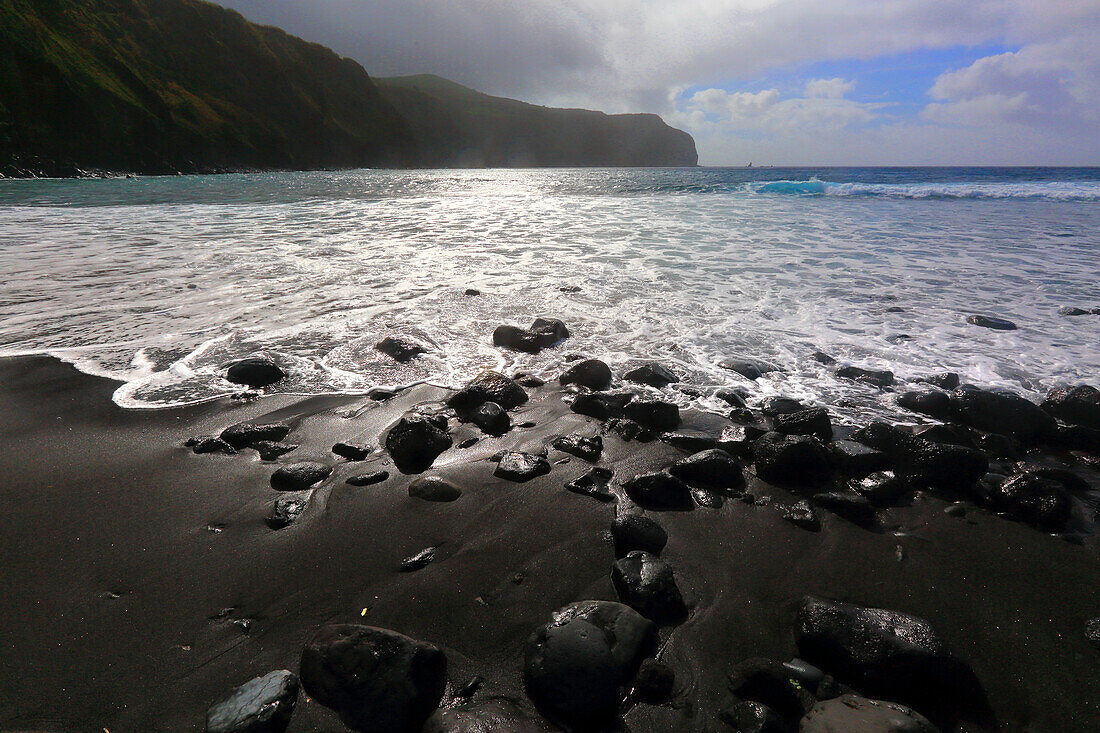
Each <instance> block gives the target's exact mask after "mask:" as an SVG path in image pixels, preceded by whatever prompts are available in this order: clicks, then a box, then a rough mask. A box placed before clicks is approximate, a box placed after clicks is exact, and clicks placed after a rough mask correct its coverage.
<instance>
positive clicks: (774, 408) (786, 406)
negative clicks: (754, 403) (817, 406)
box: [760, 397, 806, 417]
mask: <svg viewBox="0 0 1100 733" xmlns="http://www.w3.org/2000/svg"><path fill="white" fill-rule="evenodd" d="M805 409H806V406H805V405H803V404H802V403H801V402H799V401H798V400H795V399H791V398H790V397H768V398H767V399H765V400H764V401H763V402H761V403H760V412H762V413H763V414H765V415H768V416H769V417H775V416H776V415H788V414H790V413H792V412H801V411H802V410H805Z"/></svg>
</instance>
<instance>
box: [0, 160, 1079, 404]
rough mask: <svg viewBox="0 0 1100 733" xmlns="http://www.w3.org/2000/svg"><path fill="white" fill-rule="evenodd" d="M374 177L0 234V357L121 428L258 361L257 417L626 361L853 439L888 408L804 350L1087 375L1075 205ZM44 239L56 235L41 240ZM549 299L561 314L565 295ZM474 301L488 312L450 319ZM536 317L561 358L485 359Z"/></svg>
mask: <svg viewBox="0 0 1100 733" xmlns="http://www.w3.org/2000/svg"><path fill="white" fill-rule="evenodd" d="M705 174H706V173H705V172H701V173H693V172H687V173H683V174H677V175H685V176H692V175H699V176H702V175H705ZM281 175H285V176H290V177H291V178H293V176H292V174H281ZM375 175H376V174H373V173H361V174H352V173H345V174H341V175H340V176H338V177H336V178H335V179H332V180H330V178H328V177H325V176H321V175H320V174H317V176H315V177H314V178H310V179H308V180H310V181H312V180H324V181H327V182H328V183H327V184H326V185H329V186H337V184H338V183H339V182H340V181H346V184H345V183H339V185H347V186H348V187H349V192H348V193H341V194H340V195H339V196H335V197H334V198H331V199H330V198H325V197H324V196H321V195H317V194H316V192H313V191H311V190H309V189H308V186H306V185H305V183H303V181H305V179H297V178H295V179H294V180H295V181H298V182H299V183H301V184H302V186H303V187H304V190H303V191H302V194H301V195H302V200H301V201H296V202H291V203H286V204H283V203H263V204H261V205H252V204H248V203H247V202H246V203H241V202H236V203H234V204H232V205H221V204H218V203H204V204H202V205H193V206H185V207H180V206H174V205H170V204H166V205H164V206H159V205H152V204H149V205H144V206H141V207H134V208H133V209H132V210H131V209H129V208H126V207H124V206H117V207H103V208H88V209H82V210H79V211H73V210H70V211H65V210H62V209H58V208H42V209H38V208H35V207H31V206H28V207H25V208H24V209H22V210H20V211H19V212H17V214H18V215H17V216H15V217H10V218H8V219H5V220H0V233H3V234H5V235H10V236H11V237H12V238H13V239H14V240H15V241H17V242H18V243H19V246H18V247H12V248H7V249H0V269H3V270H4V271H5V273H6V274H7V276H8V283H7V285H8V290H9V293H10V294H11V296H12V297H11V298H9V299H6V300H4V301H0V344H6V345H7V346H5V347H3V348H0V354H2V353H52V354H54V355H57V356H59V357H61V358H63V359H65V360H66V361H69V362H70V363H73V364H75V365H76V366H77V368H79V369H81V370H82V371H85V372H87V373H90V374H95V375H98V376H104V377H109V378H112V379H117V380H119V381H121V382H123V384H122V385H121V386H120V387H119V389H118V390H117V391H116V393H115V401H116V402H117V403H118V404H120V405H122V406H125V407H131V408H157V407H170V406H178V405H185V404H192V403H196V402H202V401H207V400H212V399H217V398H219V397H224V396H225V395H228V394H232V393H234V392H237V391H239V390H240V387H239V386H237V385H232V384H230V383H228V382H227V381H225V380H224V378H223V377H224V374H225V368H226V367H227V366H228V364H229V363H231V362H232V361H234V360H236V359H240V358H244V357H247V356H250V355H254V354H267V355H270V356H272V357H273V358H275V359H277V360H279V361H280V362H282V363H283V364H285V365H286V366H287V371H288V372H289V373H290V374H291V377H290V378H289V379H288V380H286V381H285V382H284V383H280V384H279V385H276V386H275V387H273V388H272V389H271V390H270V391H271V392H274V393H280V392H281V393H288V394H326V393H351V394H360V393H363V392H367V391H369V390H370V389H372V388H375V387H380V386H389V387H401V386H406V385H409V384H414V383H419V382H429V383H433V384H438V385H440V386H449V387H453V386H459V385H461V384H463V383H464V382H465V381H466V380H468V379H470V378H471V377H473V376H475V375H476V374H477V373H478V372H479V371H481V370H482V369H485V368H494V369H498V370H502V371H504V372H505V373H512V372H514V371H518V370H525V371H532V372H534V373H536V374H538V375H539V376H542V377H544V378H551V379H552V378H556V377H557V376H558V374H560V372H561V370H562V369H563V368H564V366H565V365H566V363H567V358H566V357H567V356H568V355H570V354H580V355H584V356H593V357H599V358H601V359H604V360H606V361H608V362H609V363H610V364H611V365H612V367H613V368H614V370H615V371H616V373H617V374H622V373H623V372H624V371H625V370H627V369H628V368H630V367H632V366H634V365H636V364H638V363H639V362H641V361H645V360H653V361H659V362H661V363H664V364H666V365H668V366H670V367H672V368H673V369H674V370H676V371H677V372H679V373H680V374H681V375H682V376H683V379H684V381H683V386H689V387H691V388H695V389H699V390H702V391H703V392H704V396H703V397H702V398H700V399H695V398H694V397H692V396H689V395H687V394H685V393H683V392H680V391H678V390H677V388H676V387H672V388H668V389H665V390H664V391H663V392H662V393H663V394H664V395H665V396H666V397H668V398H671V399H675V400H676V401H677V402H679V403H680V404H681V405H682V406H687V405H689V404H696V405H700V406H703V407H709V408H711V409H716V410H717V409H725V405H724V403H720V402H719V401H717V400H714V399H713V398H712V397H711V396H708V395H712V394H713V391H714V389H716V388H718V387H723V386H734V385H736V386H741V387H744V388H745V389H747V390H748V391H749V393H750V396H751V397H752V399H754V400H757V399H763V398H765V397H767V396H771V395H786V396H791V397H795V398H799V399H803V400H806V401H808V402H816V403H821V404H839V403H844V404H845V405H855V406H854V407H853V408H851V410H852V412H851V413H850V414H866V415H875V414H881V412H882V411H883V410H891V409H892V408H891V407H890V399H889V396H888V395H886V396H884V395H882V394H880V393H878V392H877V391H874V390H871V389H869V388H867V387H865V386H862V385H857V384H853V383H851V382H847V381H844V380H839V379H837V378H835V376H834V375H833V373H832V371H833V370H832V369H830V368H828V367H825V366H823V365H821V364H819V363H817V362H816V361H814V360H813V359H812V358H811V354H812V353H813V352H814V351H815V350H818V349H820V350H823V351H826V352H828V353H830V354H831V355H832V356H834V357H835V358H837V359H838V360H839V361H840V362H842V363H845V364H853V365H857V366H862V367H866V368H875V369H883V368H888V369H892V370H893V371H895V372H896V373H897V374H898V376H899V378H901V379H904V378H906V377H915V376H923V375H927V374H929V373H932V372H935V371H944V370H953V371H958V372H960V373H962V374H963V375H964V378H967V379H969V380H971V381H973V382H975V383H980V384H986V385H989V386H1000V387H1005V388H1009V389H1013V390H1015V391H1017V392H1020V393H1023V394H1027V395H1028V396H1032V397H1034V396H1037V395H1038V394H1039V393H1040V392H1041V391H1042V390H1043V389H1045V388H1046V387H1049V386H1051V385H1052V384H1054V383H1057V382H1060V381H1063V382H1064V381H1080V380H1082V379H1084V378H1086V377H1088V376H1089V375H1091V374H1094V373H1095V372H1096V371H1097V370H1098V369H1100V354H1098V353H1097V351H1096V349H1095V342H1096V337H1097V334H1096V329H1097V327H1098V326H1100V318H1097V319H1094V318H1092V317H1085V318H1081V319H1067V318H1063V317H1061V316H1058V315H1057V308H1058V307H1059V306H1061V305H1082V306H1095V305H1100V303H1092V302H1089V298H1091V297H1092V296H1093V295H1094V294H1095V288H1094V279H1093V277H1092V275H1091V272H1092V271H1093V270H1094V267H1095V252H1096V248H1097V246H1100V241H1098V238H1097V236H1096V234H1095V232H1096V231H1098V230H1100V209H1098V208H1097V207H1092V206H1090V205H1087V204H1088V202H1089V201H1090V199H1068V198H1067V199H1065V200H1066V201H1074V200H1076V201H1080V202H1084V204H1086V205H1081V206H1077V207H1075V208H1065V207H1048V208H1047V209H1044V210H1043V211H1048V212H1050V213H1049V214H1043V213H1042V212H1039V213H1036V212H1037V209H1036V207H1033V206H1029V205H1017V204H1016V201H1017V200H1022V199H1023V198H1026V197H1025V196H1024V195H1023V194H1024V192H1025V191H1026V187H1028V186H1032V187H1035V186H1043V185H1045V184H1022V183H1006V184H974V185H976V186H980V187H982V188H981V190H982V191H984V192H985V194H989V193H990V192H991V191H992V190H993V189H991V188H989V187H990V186H1002V187H1007V188H1004V189H1003V190H1002V194H1004V191H1009V192H1015V193H1013V196H1015V198H1013V196H1007V195H1001V196H1000V197H996V196H989V197H988V198H987V201H986V203H984V204H982V205H980V206H957V207H947V209H948V211H947V213H945V215H944V216H942V217H937V218H936V220H935V221H934V222H929V221H928V218H927V217H926V216H924V215H923V214H920V213H919V212H917V213H916V214H914V212H916V210H917V208H918V207H906V206H897V205H889V206H887V205H883V206H878V207H876V206H874V205H873V202H874V201H875V200H876V199H884V200H885V199H890V198H891V196H894V197H896V196H903V197H911V198H921V197H931V196H932V195H933V194H932V193H931V192H932V191H941V192H942V191H944V190H947V189H946V188H944V187H949V188H950V190H951V191H954V192H955V195H958V196H960V197H961V196H962V195H963V193H965V192H966V191H971V193H972V192H973V187H971V185H970V184H874V185H873V186H872V185H870V184H840V183H832V182H828V181H823V180H816V179H814V180H802V181H772V182H766V183H763V184H761V183H755V184H738V185H740V186H741V188H740V189H739V191H740V195H734V196H716V195H713V193H714V191H712V190H708V191H699V192H696V193H684V194H683V195H677V196H670V195H668V194H667V193H661V192H659V191H654V192H652V193H648V194H636V193H632V194H631V195H629V196H627V195H623V196H617V195H608V194H607V193H606V190H604V189H603V188H601V187H600V186H596V187H595V190H594V191H593V192H591V193H578V190H579V189H578V187H577V186H576V185H575V184H570V185H563V186H561V188H562V189H564V190H563V191H559V190H558V188H557V182H560V181H570V180H572V179H571V178H570V177H571V176H573V177H581V178H583V179H584V180H595V179H593V177H596V178H599V177H600V176H604V177H611V176H615V175H618V176H621V175H627V174H622V173H610V172H590V171H586V172H568V171H567V172H545V171H533V172H514V171H508V172H499V173H497V172H484V173H480V174H479V177H477V178H476V179H472V178H470V177H468V176H465V174H462V173H450V172H411V173H405V174H395V173H385V174H377V175H378V176H381V179H382V180H384V182H385V186H386V187H389V188H387V189H386V190H387V191H389V190H390V189H393V188H397V189H400V187H401V186H402V185H404V184H401V183H400V182H401V181H404V180H407V181H408V182H409V183H408V189H409V192H411V193H415V194H416V195H405V196H397V195H394V196H389V195H388V194H385V193H384V192H380V193H378V195H377V196H375V197H373V198H371V199H370V200H365V199H364V198H363V196H364V195H365V194H364V193H363V192H364V191H366V192H368V193H369V192H370V191H371V190H372V189H371V186H373V185H375V184H374V181H375V178H374V176H375ZM629 175H631V176H636V177H639V178H640V179H644V177H645V176H647V175H658V174H650V173H647V172H644V171H640V172H631V173H629ZM660 175H662V176H668V175H672V174H669V173H661V174H660ZM449 176H453V177H455V179H456V180H458V181H459V182H460V183H461V185H460V186H451V185H450V184H449V182H450V181H451V178H449ZM482 178H483V179H485V180H481V179H482ZM273 180H275V181H277V182H278V181H282V180H283V179H282V178H279V177H278V176H276V177H273ZM334 180H335V181H336V182H333V181H334ZM600 180H603V179H600ZM632 180H633V179H632ZM691 180H694V179H691ZM424 181H427V182H428V183H429V184H430V185H429V186H428V190H430V191H431V195H426V194H425V193H424V192H423V189H424V185H425V184H424ZM547 181H549V182H550V183H546V182H547ZM307 182H308V181H307ZM163 183H164V185H180V186H185V185H186V184H187V181H186V180H184V181H165V182H163ZM643 183H644V180H643ZM1087 185H1092V186H1093V187H1094V188H1097V187H1100V184H1087ZM1087 185H1086V184H1083V183H1080V182H1078V183H1070V182H1063V184H1060V188H1059V187H1048V189H1049V190H1047V189H1043V190H1045V191H1046V193H1045V195H1047V196H1050V194H1051V191H1052V190H1053V191H1055V192H1056V193H1057V191H1061V193H1062V194H1065V193H1067V192H1068V191H1070V190H1071V189H1072V188H1073V187H1077V188H1078V189H1079V188H1080V187H1082V186H1086V187H1087ZM764 186H770V187H771V188H770V189H767V190H765V189H763V188H762V187H764ZM860 187H862V188H860ZM868 187H869V188H868ZM968 187H969V188H968ZM638 188H644V186H640V187H638ZM758 191H759V192H762V193H749V195H745V194H746V193H747V192H758ZM861 191H862V192H861ZM781 192H782V193H789V194H795V195H775V194H778V193H781ZM1096 193H1097V195H1100V190H1097V192H1096ZM351 194H354V195H351ZM985 194H983V195H985ZM284 195H285V194H284ZM1059 195H1060V194H1059ZM800 196H835V197H836V201H835V202H834V203H835V204H836V205H830V206H806V205H805V202H804V201H802V200H801V199H800ZM860 196H863V197H864V198H863V199H862V200H861V199H859V198H858V197H860ZM166 198H171V197H169V196H166ZM857 200H858V201H859V203H858V205H857V204H855V203H854V202H856V201H857ZM846 201H851V202H853V203H852V205H845V203H844V202H846ZM868 201H870V202H872V203H870V204H869V203H868ZM1055 208H1057V209H1058V211H1057V212H1056V213H1055V212H1054V209H1055ZM1066 212H1070V213H1071V214H1072V216H1066V215H1065V213H1066ZM45 227H49V231H50V233H51V236H50V237H40V236H38V233H39V232H40V231H42V230H43V228H45ZM565 284H569V285H577V286H579V287H580V290H579V292H568V293H563V292H561V291H560V290H559V287H560V286H562V285H565ZM471 286H473V287H477V288H478V289H480V290H481V291H482V293H483V294H482V295H481V296H478V297H466V296H464V295H463V292H464V290H465V289H466V288H467V287H471ZM889 305H898V306H904V309H903V312H898V313H892V312H887V306H889ZM32 311H33V314H34V318H33V319H32V318H30V317H28V316H27V313H28V312H32ZM969 312H982V313H989V314H991V315H1001V316H1004V317H1008V318H1011V319H1012V320H1016V321H1018V322H1019V323H1020V325H1021V329H1020V330H1019V331H1014V332H992V331H986V330H984V329H979V328H976V327H974V326H970V325H968V324H966V322H965V315H966V314H967V313H969ZM539 316H543V317H556V318H561V319H562V320H564V321H565V322H566V323H567V324H568V326H569V328H570V330H571V331H572V334H573V335H572V337H571V338H570V339H569V340H567V341H566V342H564V343H563V344H561V345H560V346H557V347H555V348H553V349H549V350H547V351H545V352H543V353H542V354H540V355H537V356H532V355H526V354H519V353H513V352H507V351H503V350H500V349H496V348H494V347H493V345H492V343H491V334H492V332H493V329H494V328H495V327H496V326H497V325H499V324H501V323H513V324H516V325H520V326H526V325H528V324H529V323H530V322H531V320H532V319H533V318H535V317H539ZM899 334H910V335H912V337H913V339H912V340H911V341H905V340H898V339H894V337H895V336H898V335H899ZM390 335H398V336H406V337H408V338H412V339H414V340H418V341H421V342H422V343H425V344H426V345H428V346H429V347H430V352H429V353H428V354H426V355H425V356H423V357H421V358H420V359H417V360H415V361H413V362H411V363H409V364H407V365H399V364H396V363H395V362H392V360H389V358H388V357H385V356H383V355H381V354H379V353H378V352H376V351H375V350H374V345H375V344H376V343H378V341H380V340H381V339H382V338H384V337H385V336H390ZM728 357H745V358H753V359H760V360H764V361H769V362H772V363H774V364H776V365H778V366H780V367H782V368H783V371H781V372H776V373H773V374H769V375H767V376H766V377H764V378H763V379H761V380H758V381H757V382H749V381H748V380H744V379H742V378H741V377H739V376H737V375H736V374H734V373H732V372H729V371H727V370H725V369H722V368H721V367H720V366H719V365H718V364H719V362H720V361H721V360H722V359H724V358H728ZM844 412H846V413H847V412H849V410H848V409H847V407H846V409H845V411H844Z"/></svg>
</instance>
